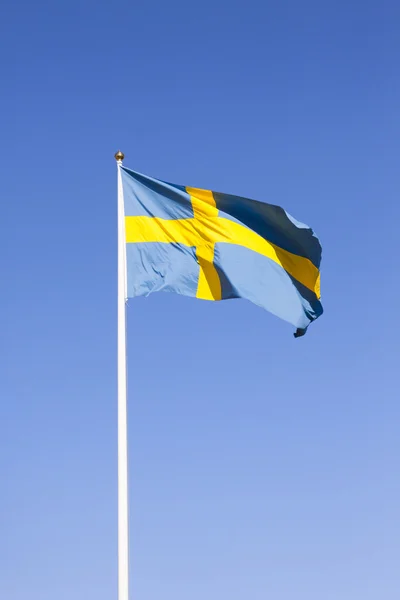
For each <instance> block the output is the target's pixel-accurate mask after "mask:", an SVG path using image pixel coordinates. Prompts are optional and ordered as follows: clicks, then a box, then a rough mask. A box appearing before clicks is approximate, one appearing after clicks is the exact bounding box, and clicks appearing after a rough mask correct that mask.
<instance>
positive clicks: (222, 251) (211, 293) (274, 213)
mask: <svg viewBox="0 0 400 600" xmlns="http://www.w3.org/2000/svg"><path fill="white" fill-rule="evenodd" d="M121 174H122V186H123V196H124V207H125V236H126V268H127V291H126V293H127V296H128V297H134V296H142V295H148V294H150V293H152V292H160V291H166V292H175V293H177V294H183V295H185V296H193V297H196V298H200V299H203V300H212V301H217V300H228V299H231V298H245V299H247V300H250V301H251V302H253V303H254V304H257V305H258V306H261V307H262V308H264V309H266V310H268V311H269V312H271V313H273V314H275V315H277V316H278V317H280V318H282V319H284V320H286V321H288V322H289V323H292V324H293V325H294V326H295V327H296V328H297V330H296V333H295V336H296V337H298V336H301V335H303V334H304V333H305V331H306V329H307V327H308V325H309V324H310V323H311V322H312V321H314V320H315V319H317V318H318V317H319V316H320V315H321V314H322V305H321V303H320V271H319V268H320V262H321V246H320V243H319V240H318V238H317V237H316V236H315V235H314V233H313V231H312V230H311V229H310V228H309V227H307V226H306V225H303V224H302V223H299V222H298V221H296V220H295V219H293V218H292V217H291V216H290V215H289V214H288V213H287V212H286V211H284V210H283V209H282V208H280V207H278V206H274V205H272V204H266V203H264V202H259V201H256V200H250V199H248V198H242V197H239V196H232V195H229V194H222V193H219V192H212V191H209V190H203V189H197V188H191V187H184V186H180V185H175V184H171V183H166V182H163V181H160V180H158V179H154V178H152V177H148V176H145V175H141V174H139V173H136V172H134V171H131V170H129V169H127V168H126V167H122V166H121Z"/></svg>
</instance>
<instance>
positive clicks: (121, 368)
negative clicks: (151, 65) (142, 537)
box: [115, 151, 129, 600]
mask: <svg viewBox="0 0 400 600" xmlns="http://www.w3.org/2000/svg"><path fill="white" fill-rule="evenodd" d="M123 159H124V155H123V153H122V152H121V151H118V152H117V153H116V154H115V160H116V161H117V169H118V600H129V561H128V435H127V433H128V430H127V374H126V246H125V217H124V192H123V188H122V177H121V167H122V161H123Z"/></svg>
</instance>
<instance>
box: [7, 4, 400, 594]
mask: <svg viewBox="0 0 400 600" xmlns="http://www.w3.org/2000/svg"><path fill="white" fill-rule="evenodd" d="M0 27H1V39H2V45H3V50H4V52H3V59H2V72H3V94H2V97H1V100H0V103H1V106H2V116H3V117H4V122H3V126H2V132H3V144H2V150H1V159H2V165H3V167H4V168H3V171H2V173H3V177H2V203H1V228H2V236H1V243H2V245H3V244H4V246H3V252H2V257H1V265H2V268H1V272H2V285H3V293H2V294H1V297H0V303H1V314H2V315H3V319H4V322H3V327H2V335H1V338H0V340H1V341H0V344H1V354H2V362H1V367H0V369H1V384H0V385H1V388H0V397H1V401H0V429H1V438H0V477H1V486H0V490H1V493H0V597H1V598H4V599H7V600H23V599H25V598H29V600H55V599H56V600H70V599H71V598H74V600H87V599H88V598H96V600H109V599H110V598H116V597H117V596H116V593H117V591H116V590H117V536H116V534H117V454H116V450H117V445H116V440H117V437H116V436H117V430H116V423H117V421H116V416H117V415H116V408H117V404H116V398H117V396H116V283H117V282H116V169H115V161H114V159H113V154H114V152H115V151H116V150H117V149H118V148H121V149H122V150H123V151H124V152H125V155H126V159H125V164H126V166H128V167H130V168H133V169H136V170H138V171H142V172H144V173H148V174H150V175H153V176H155V177H160V178H163V179H167V180H168V181H175V182H176V183H181V184H186V185H191V186H197V187H205V188H208V189H210V188H211V189H216V190H221V191H224V192H228V193H235V194H239V195H246V196H248V197H254V198H257V199H260V200H265V201H268V202H273V203H276V204H280V205H282V206H284V207H285V208H286V209H287V210H288V211H289V212H290V213H292V214H293V215H294V216H295V217H296V218H298V219H300V220H302V221H304V222H306V223H308V224H309V225H311V226H312V227H313V228H314V229H315V230H316V232H317V233H318V235H319V237H320V239H321V241H322V244H323V252H324V254H323V267H322V292H323V303H324V307H325V314H324V316H323V317H322V318H321V319H320V320H319V321H318V322H317V323H315V324H314V325H312V326H311V328H310V330H309V332H308V334H307V336H306V337H305V338H302V339H300V340H294V339H293V337H292V333H293V328H292V327H291V326H290V325H288V324H286V323H284V322H282V321H278V320H277V319H276V318H274V317H273V316H271V315H269V314H268V313H265V312H263V311H262V310H261V309H258V308H256V307H255V306H252V305H251V304H248V303H246V302H244V301H232V302H224V303H218V304H217V303H206V302H201V301H195V300H191V299H187V298H183V297H179V296H173V295H168V294H159V295H154V296H153V297H150V298H148V299H137V300H134V301H130V307H129V332H128V333H129V444H130V446H129V452H130V509H131V584H132V586H131V597H132V599H138V600H139V599H140V600H155V599H157V600H158V599H160V598H163V600H187V599H188V598H190V599H191V600H204V598H207V599H210V600H211V599H218V600H220V599H221V598H229V599H230V600H242V599H246V600H247V599H249V598H251V600H266V599H267V598H273V599H274V600H293V598H295V599H296V600H321V598H323V599H324V600H339V599H340V600H355V599H356V598H362V599H363V600H376V599H378V598H379V599H384V600H395V599H397V598H398V591H399V588H400V573H399V570H398V559H399V554H400V519H399V505H400V479H399V452H400V441H399V440H400V438H399V434H398V432H399V418H400V408H399V397H400V393H399V390H398V369H399V333H400V331H399V325H398V310H399V299H400V285H399V278H398V261H399V256H400V247H399V233H398V230H399V218H400V208H399V187H400V185H399V175H398V173H399V171H398V164H399V151H400V142H399V139H400V137H399V135H400V112H399V105H400V78H399V62H400V42H399V27H400V5H399V3H398V2H397V1H395V0H383V1H380V2H378V1H364V2H361V1H359V0H356V1H355V2H351V3H349V2H344V1H342V0H339V1H337V2H320V1H319V2H317V1H309V0H305V1H303V2H296V1H295V0H291V1H281V2H217V1H216V0H214V1H211V0H203V1H202V2H201V3H200V2H198V3H197V2H196V3H193V2H183V1H178V0H171V1H169V2H154V1H153V2H152V1H147V2H141V3H133V2H126V1H120V2H104V1H100V2H99V1H97V2H95V1H94V0H92V1H89V0H80V1H79V2H78V1H77V0H69V1H68V2H56V3H54V2H44V1H40V0H39V1H37V2H27V1H16V2H14V3H12V4H10V3H8V4H5V5H4V6H3V7H2V18H1V26H0ZM4 142H5V143H4Z"/></svg>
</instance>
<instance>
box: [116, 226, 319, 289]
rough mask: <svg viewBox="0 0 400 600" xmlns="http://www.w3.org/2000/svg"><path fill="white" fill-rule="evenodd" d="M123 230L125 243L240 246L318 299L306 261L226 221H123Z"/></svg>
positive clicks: (316, 274)
mask: <svg viewBox="0 0 400 600" xmlns="http://www.w3.org/2000/svg"><path fill="white" fill-rule="evenodd" d="M125 230H126V241H127V243H141V242H161V243H165V244H170V243H176V244H182V245H184V246H190V247H196V248H198V247H200V246H204V245H210V244H216V243H220V242H225V243H228V244H236V245H238V246H243V247H245V248H248V249H249V250H253V251H254V252H258V254H262V255H263V256H266V257H267V258H269V259H271V260H273V261H274V262H276V263H277V264H278V265H280V266H281V267H283V268H284V269H285V271H287V272H288V273H289V274H290V275H291V276H292V277H294V278H295V279H297V281H299V282H300V283H302V284H303V285H305V286H306V287H307V288H308V289H310V290H312V291H313V292H315V293H316V295H317V297H319V271H318V269H317V268H316V267H315V266H314V265H313V264H312V262H311V261H310V260H309V259H308V258H303V257H302V256H297V254H292V253H291V252H288V251H287V250H283V249H282V248H279V246H275V245H274V244H271V243H270V242H268V241H267V240H265V239H264V238H263V237H261V236H260V235H258V233H255V232H254V231H252V230H251V229H248V228H247V227H244V226H243V225H241V224H240V223H235V222H234V221H230V220H229V219H224V218H222V217H209V216H201V217H200V216H197V218H193V219H176V220H169V219H158V218H156V217H125Z"/></svg>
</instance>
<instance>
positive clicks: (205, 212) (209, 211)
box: [186, 187, 221, 300]
mask: <svg viewBox="0 0 400 600" xmlns="http://www.w3.org/2000/svg"><path fill="white" fill-rule="evenodd" d="M186 191H187V193H188V194H189V195H190V200H191V202H192V207H193V216H194V218H195V219H199V218H201V217H203V219H204V217H207V218H208V219H213V218H215V219H216V218H217V217H218V209H217V207H216V204H215V200H214V196H213V193H212V192H211V191H210V190H200V189H198V188H191V187H187V188H186ZM203 223H204V221H203ZM205 237H206V236H205ZM196 256H197V260H198V263H199V266H200V272H199V282H198V284H197V293H196V298H201V299H202V300H221V282H220V280H219V276H218V273H217V270H216V268H215V266H214V244H213V243H210V242H207V241H206V239H202V238H201V236H199V244H198V245H197V247H196Z"/></svg>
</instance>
